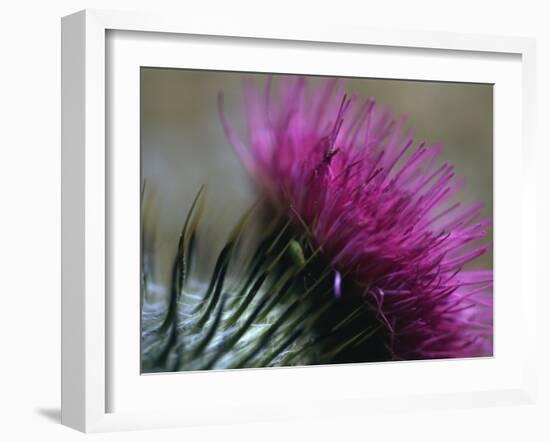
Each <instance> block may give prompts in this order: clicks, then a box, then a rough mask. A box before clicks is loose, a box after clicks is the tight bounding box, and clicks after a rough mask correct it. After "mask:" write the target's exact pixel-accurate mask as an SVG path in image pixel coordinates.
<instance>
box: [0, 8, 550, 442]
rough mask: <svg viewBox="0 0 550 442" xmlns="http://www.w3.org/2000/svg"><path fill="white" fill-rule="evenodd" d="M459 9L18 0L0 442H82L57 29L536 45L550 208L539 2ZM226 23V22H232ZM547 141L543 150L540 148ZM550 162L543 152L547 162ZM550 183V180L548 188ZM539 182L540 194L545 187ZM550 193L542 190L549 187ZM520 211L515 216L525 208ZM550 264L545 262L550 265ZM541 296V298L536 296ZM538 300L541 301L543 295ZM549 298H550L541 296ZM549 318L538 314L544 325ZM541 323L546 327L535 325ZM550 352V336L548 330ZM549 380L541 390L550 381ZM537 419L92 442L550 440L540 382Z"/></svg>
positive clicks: (5, 211) (3, 259)
mask: <svg viewBox="0 0 550 442" xmlns="http://www.w3.org/2000/svg"><path fill="white" fill-rule="evenodd" d="M504 3H505V2H498V1H487V2H480V1H479V0H477V1H470V0H460V1H454V2H441V1H421V0H416V1H406V0H393V1H387V2H369V3H367V2H365V1H356V2H353V1H352V0H350V1H346V0H339V1H337V2H334V1H333V2H326V4H324V3H321V1H320V0H317V1H314V2H311V3H307V2H302V3H298V2H297V1H296V0H288V1H287V0H276V1H272V2H268V3H266V4H263V3H262V2H253V1H251V2H245V1H244V0H243V1H240V0H231V1H225V2H224V1H219V2H214V1H213V0H203V1H200V2H197V1H193V2H191V1H186V0H179V1H174V2H169V1H163V0H155V1H142V0H135V1H130V0H111V1H102V0H88V1H80V0H73V1H69V0H63V1H62V0H58V1H49V2H46V1H42V2H39V1H30V0H20V1H18V2H15V1H12V2H10V3H6V2H5V3H4V4H3V5H2V9H1V10H0V33H1V38H0V45H1V51H0V56H1V57H2V60H3V62H2V67H1V68H0V112H1V115H0V116H1V118H0V121H1V122H2V123H1V124H0V140H1V147H0V149H1V153H2V154H1V157H0V168H1V171H0V192H1V199H0V204H1V212H0V213H1V217H0V226H1V229H0V233H1V234H2V235H1V238H2V240H1V241H0V269H1V270H0V275H1V278H2V279H1V281H2V284H1V285H0V288H1V291H0V293H1V296H2V297H3V301H4V302H3V303H2V307H3V308H2V309H1V310H0V337H1V338H0V360H1V362H0V363H1V365H0V367H1V371H0V373H1V376H0V438H1V439H2V440H6V441H12V440H23V439H24V440H38V439H39V438H40V439H42V440H50V439H51V440H60V441H64V440H81V439H83V438H84V436H83V435H81V434H79V433H76V432H74V431H72V430H69V429H66V428H64V427H61V426H60V425H59V424H58V423H57V421H58V419H59V417H58V416H59V406H60V401H59V388H60V387H59V386H60V382H59V367H60V363H59V358H60V355H59V354H60V345H59V340H60V327H59V323H60V314H59V312H60V293H59V291H60V273H59V272H60V247H59V240H60V193H59V189H60V17H61V16H62V15H65V14H68V13H71V12H74V11H76V10H79V9H83V8H85V7H93V8H112V9H113V8H114V9H129V10H162V9H163V8H165V7H166V8H169V10H170V11H174V13H180V14H190V13H197V14H215V15H225V14H238V15H242V14H245V15H246V16H250V19H251V20H254V19H258V18H259V19H260V20H275V21H277V20H279V21H284V20H289V19H292V20H303V21H304V22H307V21H310V20H315V21H318V22H319V21H320V22H323V21H327V22H331V21H332V22H339V23H350V24H355V25H366V26H372V27H378V28H406V29H425V30H449V31H457V32H476V33H489V34H511V35H527V36H536V37H537V38H538V41H537V44H538V47H537V52H538V57H539V58H538V60H537V62H538V81H539V82H538V96H539V101H538V109H539V115H538V121H539V134H540V141H539V150H541V154H540V157H539V159H538V161H537V164H538V167H539V179H540V193H541V195H539V197H541V196H544V199H545V201H546V205H548V204H547V202H548V201H549V200H550V198H548V197H547V193H546V192H548V189H550V187H549V186H548V177H547V176H548V172H547V171H546V167H545V164H546V162H548V160H549V159H550V156H549V155H548V143H547V142H546V140H545V135H546V124H545V122H546V121H548V119H549V117H550V112H549V106H548V105H547V104H546V103H545V101H544V100H545V99H549V98H550V96H549V93H548V92H549V86H548V82H547V79H548V78H550V32H549V31H548V18H549V15H548V14H547V13H546V12H544V10H543V5H544V2H537V1H530V0H524V1H522V2H509V3H510V4H511V5H513V6H503V5H504ZM228 19H229V18H228ZM543 140H544V141H545V142H544V143H543ZM543 148H545V149H546V152H542V150H543ZM543 175H544V176H543ZM543 180H544V183H543ZM543 184H544V185H546V189H544V188H543V187H542V186H543ZM518 210H519V208H518ZM541 215H543V218H539V234H540V244H541V245H540V246H539V264H540V265H541V267H540V276H541V278H540V280H541V281H542V258H543V254H542V251H543V250H544V247H543V245H542V243H543V241H544V244H546V245H548V233H547V232H544V231H543V228H542V227H543V226H544V225H546V226H548V225H550V223H549V222H548V221H549V218H548V212H547V211H546V212H545V213H544V214H541ZM546 262H548V259H546ZM541 285H542V284H541ZM541 295H543V294H542V293H541ZM541 298H542V296H541ZM549 306H550V304H549V302H548V300H547V299H542V300H541V305H540V309H539V310H540V311H541V312H544V311H546V310H547V309H548V307H549ZM540 319H541V321H539V322H546V321H545V315H543V314H541V315H540ZM540 330H541V333H544V334H545V337H547V338H548V330H549V327H548V325H547V324H540ZM539 342H540V348H541V365H540V372H541V373H545V374H547V373H548V372H549V371H550V370H549V368H550V364H549V359H548V348H549V345H548V342H549V341H548V340H547V339H543V338H542V335H541V337H540V340H539ZM545 377H546V379H545ZM540 384H541V403H540V404H539V405H538V406H528V407H517V408H497V409H486V410H462V411H453V412H435V413H433V412H432V413H427V412H423V413H411V414H399V415H381V416H376V417H375V418H374V417H370V418H368V419H365V420H363V421H357V420H351V419H349V420H343V419H339V420H335V421H325V422H304V423H286V424H269V425H267V424H256V425H249V426H246V427H242V426H233V427H228V428H210V429H192V430H164V431H161V432H141V433H120V434H107V435H100V436H95V438H96V439H95V440H109V441H110V440H149V439H150V438H163V439H166V440H192V441H194V440H199V439H200V440H203V439H207V440H219V439H223V440H282V441H286V440H295V439H296V440H297V439H304V440H334V439H341V438H345V437H347V438H350V439H351V440H382V439H383V440H440V439H442V440H445V441H453V440H464V439H471V440H477V439H481V438H482V437H487V438H489V437H490V438H491V439H493V440H498V441H501V440H529V441H531V440H543V439H545V440H548V439H547V438H548V437H549V433H550V430H549V425H548V422H547V418H548V416H550V409H549V401H550V391H549V382H548V379H547V376H543V377H542V378H541V380H540Z"/></svg>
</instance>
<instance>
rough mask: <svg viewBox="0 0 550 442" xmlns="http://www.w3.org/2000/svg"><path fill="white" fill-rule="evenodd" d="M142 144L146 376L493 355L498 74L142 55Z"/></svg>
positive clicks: (143, 353)
mask: <svg viewBox="0 0 550 442" xmlns="http://www.w3.org/2000/svg"><path fill="white" fill-rule="evenodd" d="M140 145H141V152H140V157H141V166H140V167H141V183H140V185H141V255H140V257H141V261H140V266H141V272H140V278H141V281H140V286H141V293H140V294H138V293H136V297H137V296H141V373H142V374H152V373H170V372H187V371H201V370H225V369H239V368H246V369H251V368H258V369H261V368H267V367H296V366H301V367H304V366H316V365H329V364H352V363H354V364H356V363H387V362H395V363H398V362H399V361H413V360H436V359H462V358H481V357H492V356H493V84H489V83H461V82H443V81H424V80H423V81H415V80H407V79H380V78H356V77H349V78H340V77H338V78H337V77H331V76H320V75H296V74H280V73H254V72H229V71H213V70H194V69H175V68H159V67H143V66H142V67H141V68H140ZM136 185H137V184H136ZM136 299H137V298H136Z"/></svg>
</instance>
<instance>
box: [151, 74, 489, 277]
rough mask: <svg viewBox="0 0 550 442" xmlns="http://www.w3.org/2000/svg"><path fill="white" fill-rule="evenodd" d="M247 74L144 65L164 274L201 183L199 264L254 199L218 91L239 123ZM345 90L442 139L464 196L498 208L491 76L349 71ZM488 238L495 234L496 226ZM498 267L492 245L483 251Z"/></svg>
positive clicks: (420, 135) (421, 135)
mask: <svg viewBox="0 0 550 442" xmlns="http://www.w3.org/2000/svg"><path fill="white" fill-rule="evenodd" d="M244 76H247V77H258V78H257V79H258V81H264V80H265V77H266V76H265V75H264V74H248V73H233V72H218V71H196V70H193V71H191V70H181V69H160V68H142V69H141V171H142V180H145V181H146V183H147V184H146V186H147V192H148V194H149V197H152V199H151V201H152V202H153V204H152V207H153V209H154V212H155V216H154V218H155V229H156V232H157V243H156V248H157V253H158V255H157V257H158V264H160V267H159V270H160V272H161V274H160V276H161V278H162V279H163V280H164V281H166V280H167V278H168V273H169V268H168V267H169V265H168V263H169V260H170V259H172V257H173V255H174V253H175V249H176V245H177V241H178V237H179V233H180V229H181V227H182V224H183V222H184V220H185V216H186V214H187V211H188V210H189V207H190V205H191V202H192V200H193V198H194V196H195V195H196V193H197V191H198V189H199V188H200V187H201V186H202V185H206V191H207V194H206V195H207V198H206V212H205V217H204V223H203V225H202V227H201V229H202V232H203V235H202V236H201V238H200V241H201V247H200V250H201V251H202V252H203V253H202V255H201V258H200V259H201V266H206V267H209V266H210V265H211V264H212V260H213V258H214V256H216V255H217V253H218V251H219V249H220V247H221V246H222V244H223V242H224V241H225V239H226V237H227V234H228V233H229V231H230V230H231V228H232V226H233V225H234V224H235V223H236V222H237V220H238V218H239V217H240V216H241V215H242V214H243V212H244V211H245V210H246V209H247V208H248V207H249V206H250V205H251V204H252V203H253V202H254V201H255V194H254V189H253V187H252V186H251V181H250V179H249V177H248V175H247V173H246V171H245V170H244V169H243V167H242V166H241V164H240V163H239V161H238V159H237V157H236V155H235V154H234V152H233V149H232V147H231V146H230V145H229V143H228V142H227V140H226V138H225V135H224V132H223V129H222V126H221V124H220V122H219V117H218V108H217V94H218V92H219V91H223V93H224V98H225V110H226V113H227V115H228V117H229V119H230V120H231V122H232V123H233V124H234V125H236V126H239V125H240V126H242V125H244V122H243V119H242V106H243V100H242V82H243V78H244ZM346 90H347V92H349V93H352V94H353V93H355V94H358V95H360V96H363V97H365V98H367V97H369V96H370V97H374V98H375V99H376V101H377V102H378V103H380V104H384V105H389V106H390V107H391V108H392V109H393V110H394V112H395V113H396V114H406V115H408V126H409V127H411V128H413V129H414V133H415V138H416V141H417V142H421V141H426V142H427V143H429V144H430V143H434V142H442V143H443V144H444V150H443V156H442V161H449V162H452V163H453V164H454V165H455V167H456V171H457V176H459V177H465V178H466V184H465V187H464V190H463V192H462V198H461V199H462V200H468V201H471V200H476V201H481V202H483V203H484V204H485V209H484V212H483V214H484V215H485V216H489V217H492V212H493V210H492V209H493V87H492V85H488V84H468V83H446V82H445V83H444V82H428V81H406V80H386V79H347V80H346ZM488 240H490V241H492V231H491V232H489V236H488ZM477 263H478V264H479V265H482V266H484V267H485V268H492V253H490V254H488V255H486V256H483V257H481V258H479V260H478V261H477Z"/></svg>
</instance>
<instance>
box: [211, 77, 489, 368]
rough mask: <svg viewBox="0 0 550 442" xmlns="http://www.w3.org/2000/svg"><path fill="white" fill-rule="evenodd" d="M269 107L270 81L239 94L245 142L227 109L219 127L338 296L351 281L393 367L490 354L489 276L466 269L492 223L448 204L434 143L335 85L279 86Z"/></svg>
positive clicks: (449, 174)
mask: <svg viewBox="0 0 550 442" xmlns="http://www.w3.org/2000/svg"><path fill="white" fill-rule="evenodd" d="M277 98H278V99H274V98H273V97H272V92H271V79H269V80H268V81H267V84H266V86H265V88H260V87H258V86H256V85H255V84H253V83H247V84H246V85H245V113H246V120H247V126H248V134H247V139H246V141H245V142H243V141H242V140H241V139H240V138H239V137H238V136H237V134H236V132H235V130H234V129H233V128H232V127H231V126H230V125H229V123H228V122H227V120H226V118H225V117H224V115H223V111H222V112H221V114H222V123H223V126H224V128H225V132H226V135H227V137H228V139H229V141H230V142H231V144H232V145H233V147H234V149H235V150H236V152H237V154H238V155H239V157H240V159H241V161H242V162H243V164H244V165H245V167H246V168H247V169H248V170H249V171H250V172H251V174H252V175H253V176H254V177H255V178H256V179H257V180H258V182H259V183H260V185H261V187H262V188H263V189H264V190H265V191H266V192H267V194H268V195H269V197H270V199H271V201H272V202H273V204H275V205H276V206H278V207H280V208H283V209H286V210H288V211H289V213H291V215H292V216H293V217H294V218H295V219H296V221H298V222H299V223H300V224H303V225H305V226H307V229H308V230H309V231H310V232H311V234H312V236H313V238H314V241H315V242H316V245H317V246H318V247H320V248H321V249H322V252H323V254H324V256H325V257H326V258H327V259H328V260H329V261H330V263H331V265H332V266H333V268H334V270H335V289H336V293H337V295H338V296H340V290H341V287H340V286H341V284H342V283H343V281H344V280H345V279H348V278H349V279H351V280H353V282H354V284H357V285H358V286H359V287H361V288H362V293H363V297H364V298H365V300H366V301H367V302H369V303H371V304H372V305H374V306H375V308H376V310H377V314H378V315H379V318H380V319H381V320H382V321H383V323H384V324H385V325H386V327H387V329H388V330H389V332H390V335H391V344H390V347H391V348H390V350H391V352H392V354H393V356H394V357H395V358H403V359H423V358H445V357H466V356H484V355H491V354H492V318H491V317H492V308H491V307H492V305H491V303H492V301H491V300H492V272H491V271H479V270H464V268H465V266H468V265H469V264H470V263H471V262H472V261H474V260H475V259H476V258H477V257H479V256H480V255H482V254H484V253H485V252H486V251H487V250H488V246H477V245H476V244H477V242H478V240H479V239H481V238H483V237H484V236H485V234H486V233H485V230H484V229H485V228H487V227H488V226H489V225H490V223H491V221H490V220H489V219H482V220H478V218H479V214H480V211H481V208H482V206H481V205H480V204H463V203H461V202H454V201H455V199H456V198H455V197H456V195H457V192H458V191H459V189H460V187H461V182H460V181H457V180H456V178H455V172H454V168H453V166H452V165H450V164H448V163H442V162H441V160H440V153H441V145H439V144H433V145H426V144H425V143H420V144H416V143H415V142H414V140H413V137H412V134H411V133H410V132H405V131H404V124H405V119H404V118H398V119H396V118H394V116H393V115H392V114H391V112H389V111H388V110H386V109H381V108H379V107H377V106H375V102H374V100H373V99H370V98H369V99H367V100H361V99H360V98H359V97H356V96H352V97H348V96H347V95H346V94H345V93H344V91H343V82H341V81H339V80H336V79H329V80H322V81H319V82H318V83H316V84H315V85H313V86H308V82H307V81H306V79H305V78H298V77H288V78H284V79H283V80H281V82H280V85H279V89H278V94H277ZM221 107H222V103H221V96H220V108H221ZM342 298H343V299H345V293H342Z"/></svg>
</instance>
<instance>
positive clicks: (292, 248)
mask: <svg viewBox="0 0 550 442" xmlns="http://www.w3.org/2000/svg"><path fill="white" fill-rule="evenodd" d="M288 254H289V255H290V259H292V262H293V263H294V264H295V265H296V266H297V267H303V266H305V265H306V259H305V257H304V250H303V249H302V246H301V245H300V243H299V242H298V241H296V240H295V239H292V240H291V241H290V243H289V244H288Z"/></svg>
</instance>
